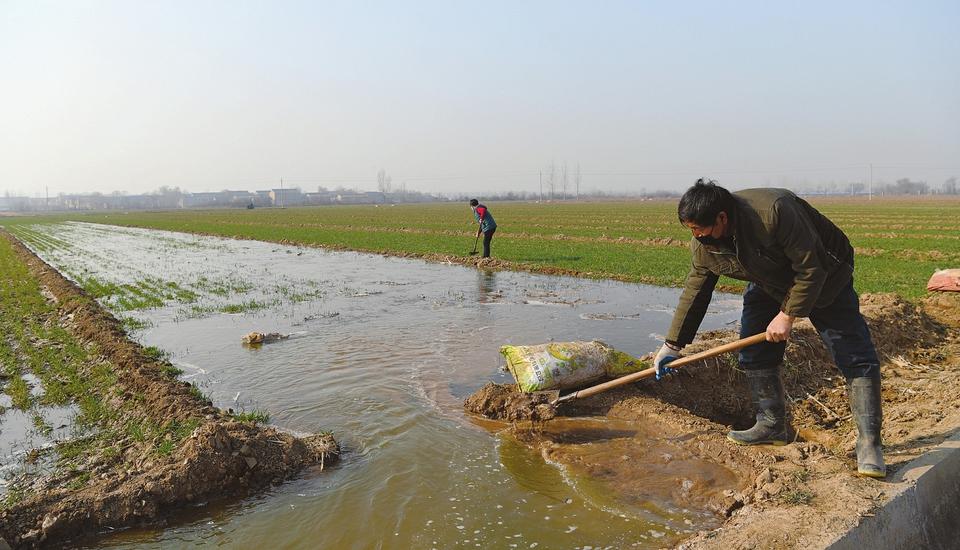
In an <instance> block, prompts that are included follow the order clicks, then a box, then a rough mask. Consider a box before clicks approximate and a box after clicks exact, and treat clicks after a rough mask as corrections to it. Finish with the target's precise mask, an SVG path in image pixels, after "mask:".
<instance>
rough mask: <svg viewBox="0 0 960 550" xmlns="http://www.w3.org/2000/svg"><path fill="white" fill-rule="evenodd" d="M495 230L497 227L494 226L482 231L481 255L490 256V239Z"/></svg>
mask: <svg viewBox="0 0 960 550" xmlns="http://www.w3.org/2000/svg"><path fill="white" fill-rule="evenodd" d="M496 232H497V228H496V227H494V228H493V229H491V230H490V231H484V232H483V257H484V258H489V257H490V241H492V240H493V234H494V233H496Z"/></svg>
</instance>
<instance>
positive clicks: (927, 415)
mask: <svg viewBox="0 0 960 550" xmlns="http://www.w3.org/2000/svg"><path fill="white" fill-rule="evenodd" d="M861 310H862V312H863V314H864V317H865V318H866V319H867V322H868V324H869V326H870V329H871V332H872V335H873V339H874V342H875V344H876V346H877V348H878V352H879V353H880V355H881V360H882V372H883V401H884V403H883V405H884V423H883V439H884V454H885V458H886V460H887V464H888V472H889V474H888V479H891V478H893V477H895V473H896V471H897V469H898V468H900V467H902V466H903V465H904V464H906V463H907V462H909V461H910V460H912V459H914V458H916V457H917V456H919V455H921V454H922V453H923V452H925V451H926V450H929V449H930V448H932V447H934V446H936V445H937V444H939V443H940V442H942V441H943V440H944V439H945V438H946V437H948V436H949V435H951V434H952V433H954V432H955V431H956V430H957V429H958V428H960V402H957V400H956V399H955V396H956V395H957V393H958V392H960V295H958V294H938V295H931V296H930V297H928V298H927V299H925V300H922V301H921V302H920V303H919V304H912V303H910V302H907V301H904V300H902V299H900V298H898V297H896V296H895V295H892V294H876V295H864V296H862V297H861ZM736 337H737V336H736V334H734V333H733V332H732V331H718V332H711V333H705V334H703V335H701V337H700V338H699V339H698V340H697V341H696V342H695V343H694V344H693V345H691V346H690V347H688V348H687V349H686V350H685V353H693V352H696V351H700V350H703V349H706V348H708V347H713V346H716V345H719V344H721V343H724V342H727V341H732V340H733V339H735V338H736ZM782 376H783V379H784V385H785V388H786V391H787V395H788V398H789V401H790V410H791V422H792V426H793V428H794V430H793V436H794V440H793V442H792V443H790V444H788V445H786V446H783V447H774V446H759V447H739V446H737V445H734V444H732V443H730V442H729V441H727V440H726V439H725V433H726V431H727V430H729V429H730V428H731V427H733V428H736V429H741V428H744V427H749V426H750V425H751V424H752V418H751V417H752V414H753V410H752V404H751V403H750V400H749V394H748V390H747V387H746V383H745V379H744V376H743V374H742V372H741V371H740V370H739V369H738V366H737V363H736V357H735V356H733V355H729V356H721V357H717V358H713V359H708V360H705V361H703V362H701V363H699V364H694V365H691V366H688V367H685V368H683V369H682V370H681V371H680V372H679V373H678V374H676V375H674V376H673V377H671V378H670V379H668V380H667V381H661V382H656V381H653V380H645V381H642V382H639V383H636V384H632V385H626V386H624V387H619V388H615V389H613V390H610V391H608V392H606V393H602V394H598V395H596V396H593V397H589V398H584V399H579V400H574V401H569V402H565V403H563V404H561V405H560V407H559V408H558V409H557V411H556V415H557V417H556V418H557V420H552V421H550V422H548V423H547V424H546V426H548V427H549V426H550V425H551V424H553V423H555V422H558V421H564V420H565V419H569V418H576V417H583V416H587V417H594V418H599V419H602V420H603V421H609V422H622V421H632V422H635V423H636V424H637V425H638V426H648V427H649V426H650V425H651V424H653V425H654V426H656V429H657V430H659V431H660V432H661V437H660V438H659V439H657V440H656V441H655V443H654V444H653V445H654V446H653V448H652V449H651V448H649V445H650V444H651V443H650V442H647V443H644V442H642V441H636V440H630V443H629V444H628V445H624V446H621V447H610V448H608V449H606V450H601V451H598V452H596V453H592V454H590V455H588V456H584V455H583V453H578V452H577V450H576V448H577V445H579V443H577V442H575V441H571V440H568V439H565V437H564V436H562V435H558V434H557V433H555V432H556V431H555V430H553V429H549V428H544V427H543V426H537V425H536V424H534V425H531V423H529V422H516V420H517V419H523V418H525V416H524V413H523V412H522V411H517V410H515V409H514V408H512V407H513V406H516V405H522V401H519V400H517V399H516V398H515V397H512V396H511V395H510V394H511V393H516V390H515V389H514V387H513V386H509V385H501V386H500V387H498V388H493V387H490V386H487V387H484V388H483V389H482V390H481V391H480V392H478V394H475V395H474V396H471V398H469V399H468V400H467V405H466V408H467V410H468V411H471V412H474V413H477V414H483V415H485V416H487V417H489V418H495V419H500V420H507V421H512V422H513V424H512V425H511V426H510V427H509V428H507V429H509V430H511V431H514V432H517V433H519V434H521V435H520V436H519V437H521V438H522V440H523V441H525V442H526V443H527V444H528V445H530V446H532V447H534V448H537V449H539V450H541V452H542V453H543V454H544V456H545V457H547V458H548V459H549V460H555V461H557V462H561V463H565V464H574V465H580V466H581V467H582V468H583V469H585V470H586V471H589V472H592V474H591V475H593V476H595V477H597V478H600V479H609V480H611V481H610V483H609V487H610V490H611V491H619V492H621V493H622V494H623V497H624V498H629V497H630V495H634V494H636V495H644V494H646V493H645V492H646V491H648V490H650V488H651V487H659V489H658V490H659V491H660V495H659V496H660V497H664V496H669V497H670V498H671V499H673V500H674V501H675V502H677V503H678V504H679V505H684V504H689V505H690V506H697V505H699V506H706V507H708V508H711V509H713V510H716V511H717V512H718V514H719V515H720V517H722V518H725V519H723V524H722V525H720V526H719V527H717V528H715V529H710V528H708V529H705V530H702V531H700V532H699V533H697V534H696V535H694V536H692V537H690V538H689V539H687V540H686V541H685V542H682V543H681V544H680V547H682V548H808V547H822V546H825V545H826V544H829V542H830V541H832V540H834V539H835V538H836V537H837V536H838V535H839V534H841V533H842V532H844V531H845V530H846V529H848V528H849V527H851V526H853V525H855V524H856V523H857V522H858V521H859V520H860V518H862V517H865V516H867V515H870V514H871V512H872V510H875V509H876V508H877V507H878V506H880V505H882V504H883V503H884V501H885V498H886V494H885V487H886V482H885V481H877V480H871V479H867V478H861V477H857V476H856V475H855V470H856V461H855V455H854V451H853V448H854V442H855V439H856V429H855V427H854V425H853V422H852V420H851V418H850V412H849V405H848V402H847V397H846V389H845V381H844V379H843V377H842V376H840V374H839V371H837V370H836V368H835V367H834V366H833V363H832V361H831V359H830V356H829V354H828V353H827V351H826V349H825V348H824V346H823V344H822V343H821V341H820V338H819V335H818V334H817V333H816V331H815V330H814V329H813V327H812V326H811V325H810V324H809V322H806V321H804V322H800V323H798V324H797V325H796V327H795V329H794V332H793V335H792V337H791V341H790V345H789V346H788V348H787V357H786V362H785V365H784V368H783V369H782ZM481 394H482V395H484V396H491V395H496V396H497V398H496V399H477V397H478V395H481ZM538 414H539V413H538ZM561 431H562V430H561ZM663 434H666V435H663ZM670 434H673V435H670ZM664 438H665V439H664ZM663 441H666V442H667V443H669V444H670V445H675V446H676V448H679V449H680V451H676V452H670V451H662V450H661V449H660V448H659V447H658V445H664V444H665V443H663ZM664 454H666V455H669V456H670V457H671V462H676V461H677V460H678V459H679V460H680V465H681V468H680V472H681V473H680V474H678V475H674V471H675V470H674V468H673V465H670V467H667V468H664V467H663V466H664V461H663V459H662V458H660V457H661V456H662V455H664ZM684 461H687V466H685V467H684V466H682V465H683V464H684ZM690 461H693V462H690ZM704 463H709V464H710V466H709V468H706V469H705V468H704V466H703V464H704ZM690 464H698V467H697V469H696V470H695V471H693V470H691V468H690V467H689V465H690ZM718 467H722V468H725V469H726V470H727V474H724V475H717V474H710V473H709V472H711V471H713V472H719V471H722V470H718V469H717V468H718ZM683 472H686V474H684V473H683ZM729 474H732V476H733V477H730V475H729ZM683 480H686V487H687V488H688V491H687V492H684V490H683V489H684V481H683ZM731 486H733V487H734V488H733V489H730V488H728V489H719V488H722V487H731ZM694 495H695V497H694ZM693 498H695V499H696V500H695V501H692V500H691V499H693Z"/></svg>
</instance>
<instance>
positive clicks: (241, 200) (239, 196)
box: [220, 190, 253, 206]
mask: <svg viewBox="0 0 960 550" xmlns="http://www.w3.org/2000/svg"><path fill="white" fill-rule="evenodd" d="M220 194H221V195H223V200H224V202H225V203H226V204H228V205H230V206H246V205H248V204H250V200H251V199H253V194H252V193H250V191H227V190H224V191H222V192H221V193H220Z"/></svg>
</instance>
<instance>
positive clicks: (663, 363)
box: [653, 343, 680, 380]
mask: <svg viewBox="0 0 960 550" xmlns="http://www.w3.org/2000/svg"><path fill="white" fill-rule="evenodd" d="M679 356H680V350H679V349H676V348H674V347H673V346H671V345H670V344H667V343H664V344H663V345H662V346H660V351H658V352H657V356H656V357H654V358H653V365H654V366H655V367H657V380H660V379H662V378H664V377H666V376H667V375H670V374H673V373H675V372H677V371H676V369H671V368H670V367H668V366H667V364H668V363H670V362H671V361H676V360H677V358H678V357H679Z"/></svg>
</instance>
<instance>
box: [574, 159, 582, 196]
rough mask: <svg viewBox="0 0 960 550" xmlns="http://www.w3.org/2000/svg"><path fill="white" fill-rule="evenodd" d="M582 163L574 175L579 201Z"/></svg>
mask: <svg viewBox="0 0 960 550" xmlns="http://www.w3.org/2000/svg"><path fill="white" fill-rule="evenodd" d="M580 181H581V179H580V163H579V162H578V163H577V171H576V173H574V174H573V184H574V185H575V186H576V187H577V199H579V198H580Z"/></svg>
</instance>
